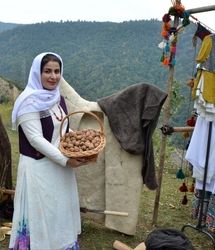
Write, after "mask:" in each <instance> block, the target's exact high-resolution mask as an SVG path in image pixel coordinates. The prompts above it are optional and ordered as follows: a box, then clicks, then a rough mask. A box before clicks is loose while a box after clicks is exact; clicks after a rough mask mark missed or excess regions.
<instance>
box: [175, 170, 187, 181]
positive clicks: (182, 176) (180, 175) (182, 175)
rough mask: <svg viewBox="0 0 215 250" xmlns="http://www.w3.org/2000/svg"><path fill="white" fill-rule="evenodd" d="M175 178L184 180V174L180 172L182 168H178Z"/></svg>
mask: <svg viewBox="0 0 215 250" xmlns="http://www.w3.org/2000/svg"><path fill="white" fill-rule="evenodd" d="M176 178H177V179H181V180H182V179H185V174H184V172H183V170H182V168H180V169H179V170H178V172H177V173H176Z"/></svg>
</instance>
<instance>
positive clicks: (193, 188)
mask: <svg viewBox="0 0 215 250" xmlns="http://www.w3.org/2000/svg"><path fill="white" fill-rule="evenodd" d="M194 191H195V181H193V182H192V184H191V186H190V188H189V192H191V193H194Z"/></svg>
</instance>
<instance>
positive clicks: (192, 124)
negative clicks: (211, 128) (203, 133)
mask: <svg viewBox="0 0 215 250" xmlns="http://www.w3.org/2000/svg"><path fill="white" fill-rule="evenodd" d="M195 124H196V117H195V116H192V117H191V118H190V119H188V120H187V125H188V126H190V127H194V126H195Z"/></svg>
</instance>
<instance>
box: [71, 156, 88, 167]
mask: <svg viewBox="0 0 215 250" xmlns="http://www.w3.org/2000/svg"><path fill="white" fill-rule="evenodd" d="M88 163H89V159H85V158H70V159H69V160H68V161H67V163H66V165H67V166H69V167H71V168H77V167H80V166H82V165H86V164H88Z"/></svg>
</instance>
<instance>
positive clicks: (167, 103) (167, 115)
mask: <svg viewBox="0 0 215 250" xmlns="http://www.w3.org/2000/svg"><path fill="white" fill-rule="evenodd" d="M178 23H179V17H175V18H174V27H177V26H178ZM173 76H174V66H170V68H169V77H168V81H167V93H168V96H167V99H166V101H165V103H164V112H163V124H168V123H169V118H170V108H171V105H170V102H171V96H172V86H173ZM166 141H167V136H166V135H162V137H161V147H160V153H159V154H160V156H159V169H158V188H157V190H156V195H155V201H154V211H153V217H152V225H156V224H157V218H158V209H159V202H160V194H161V185H162V178H163V169H164V162H165V151H166Z"/></svg>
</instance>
